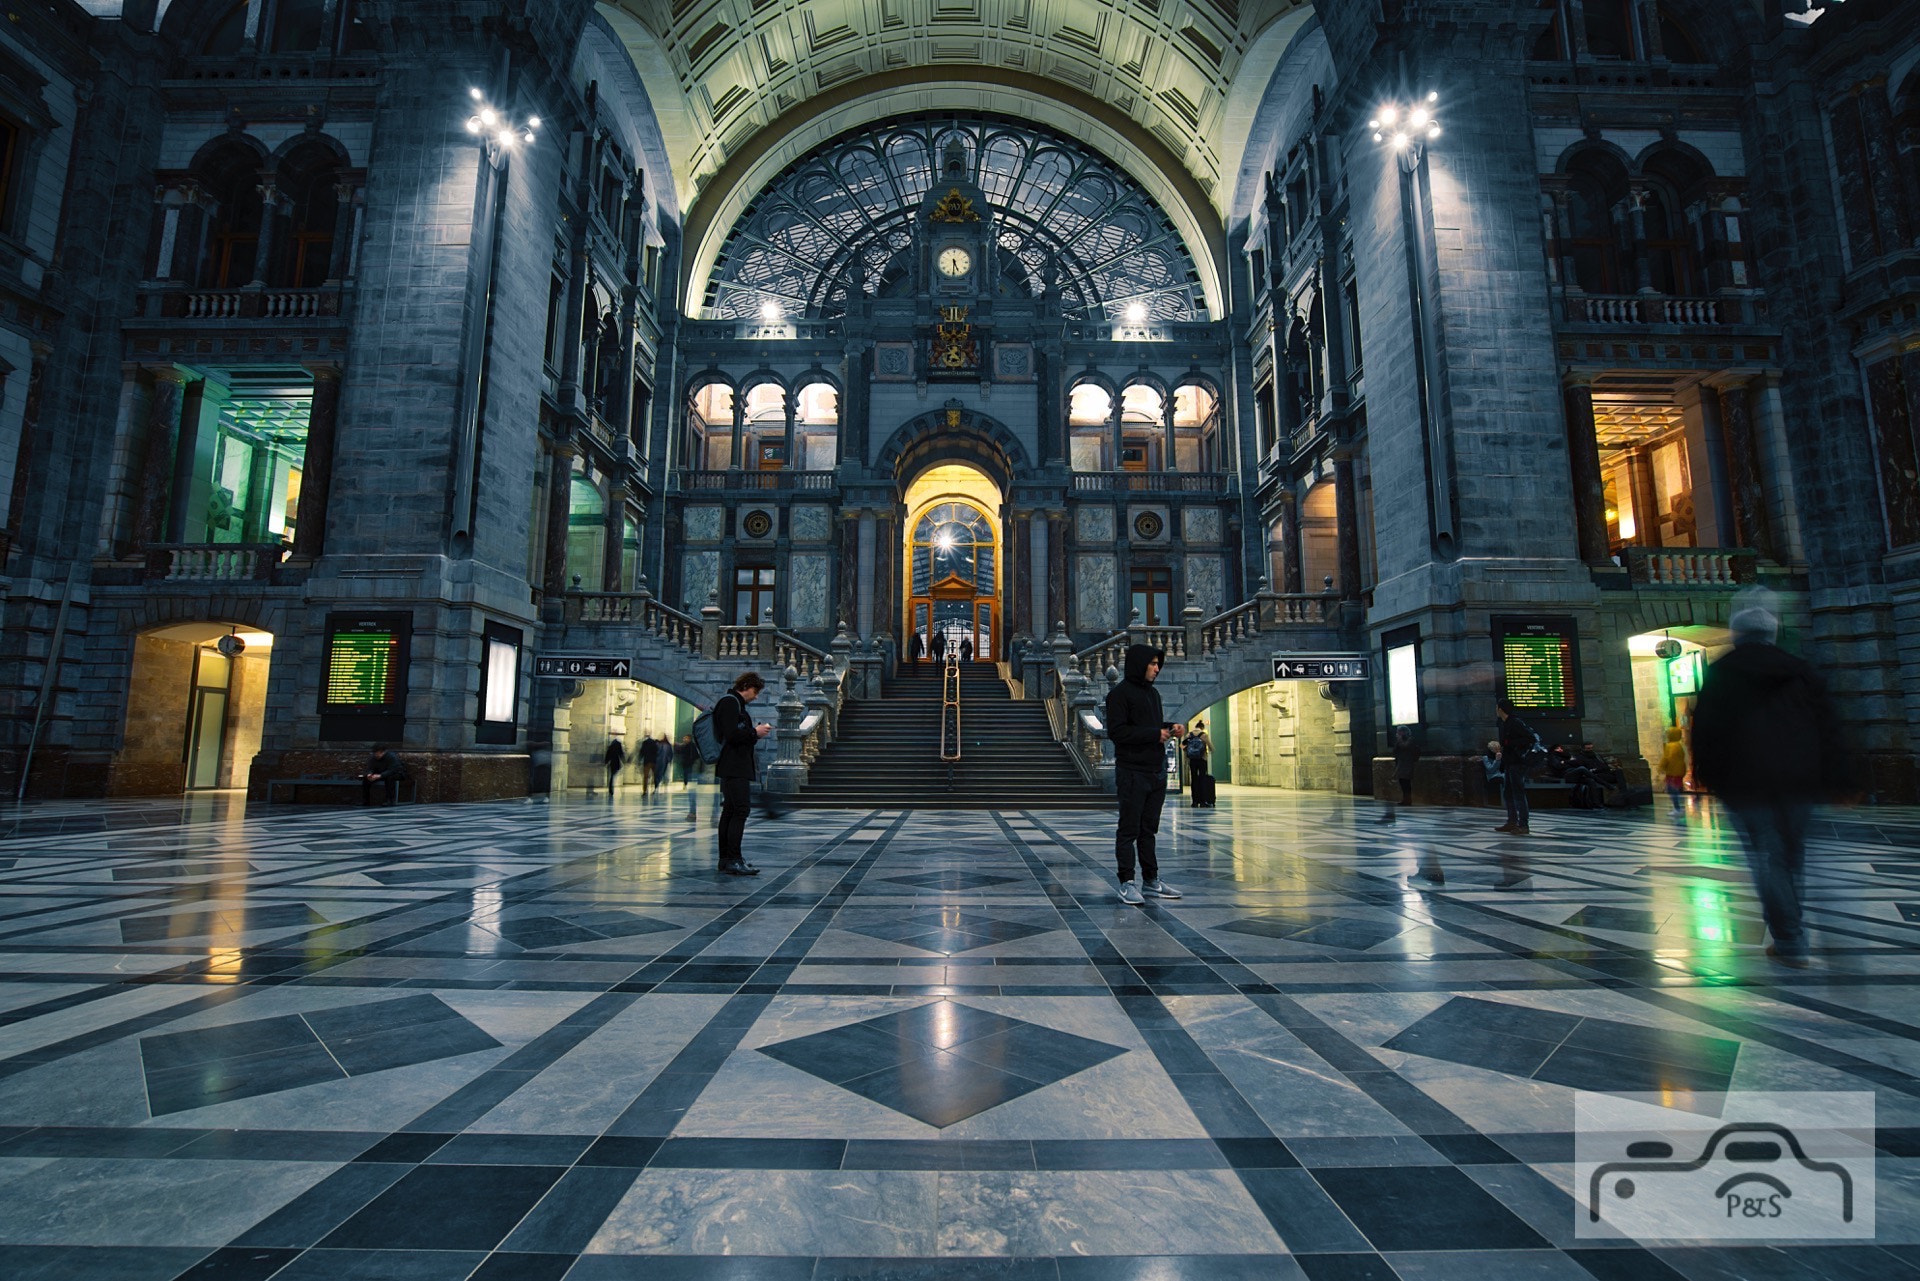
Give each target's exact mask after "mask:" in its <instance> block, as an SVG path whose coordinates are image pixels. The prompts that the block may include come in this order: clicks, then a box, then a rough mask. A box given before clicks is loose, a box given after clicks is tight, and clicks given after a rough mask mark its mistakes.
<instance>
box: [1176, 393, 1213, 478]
mask: <svg viewBox="0 0 1920 1281" xmlns="http://www.w3.org/2000/svg"><path fill="white" fill-rule="evenodd" d="M1173 450H1174V459H1173V467H1174V470H1176V471H1183V472H1200V471H1217V470H1219V468H1220V466H1221V459H1220V399H1219V397H1217V396H1215V395H1214V394H1213V390H1212V389H1211V388H1209V387H1203V386H1200V385H1199V384H1196V383H1188V384H1186V385H1185V386H1182V387H1176V388H1174V389H1173Z"/></svg>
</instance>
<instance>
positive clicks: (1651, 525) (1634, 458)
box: [1627, 449, 1660, 547]
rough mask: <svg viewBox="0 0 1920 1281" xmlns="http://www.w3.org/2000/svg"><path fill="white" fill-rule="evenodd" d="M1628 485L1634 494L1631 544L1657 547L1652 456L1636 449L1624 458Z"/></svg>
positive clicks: (1657, 513)
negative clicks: (1625, 459)
mask: <svg viewBox="0 0 1920 1281" xmlns="http://www.w3.org/2000/svg"><path fill="white" fill-rule="evenodd" d="M1627 484H1628V487H1629V489H1630V490H1631V492H1632V494H1633V543H1634V546H1636V547H1658V546H1660V497H1659V494H1658V492H1657V491H1656V490H1655V489H1654V487H1653V455H1652V454H1651V453H1650V452H1648V451H1647V450H1645V449H1636V450H1634V451H1633V452H1632V453H1630V454H1628V455H1627Z"/></svg>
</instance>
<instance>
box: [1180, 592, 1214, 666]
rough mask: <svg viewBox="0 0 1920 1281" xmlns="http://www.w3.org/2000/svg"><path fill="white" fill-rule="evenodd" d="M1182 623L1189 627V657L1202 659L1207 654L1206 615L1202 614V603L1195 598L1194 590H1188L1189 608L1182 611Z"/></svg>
mask: <svg viewBox="0 0 1920 1281" xmlns="http://www.w3.org/2000/svg"><path fill="white" fill-rule="evenodd" d="M1180 621H1181V622H1182V623H1185V624H1186V627H1187V657H1188V658H1190V659H1193V658H1200V657H1202V656H1203V655H1205V654H1206V652H1207V648H1206V646H1207V641H1206V630H1207V629H1206V621H1207V620H1206V615H1204V614H1202V613H1201V612H1200V603H1199V601H1198V600H1197V599H1196V598H1195V597H1194V594H1193V589H1192V588H1191V587H1189V588H1188V589H1187V607H1186V608H1185V609H1184V610H1182V611H1180Z"/></svg>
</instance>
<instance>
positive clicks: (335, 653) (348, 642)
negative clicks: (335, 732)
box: [327, 632, 397, 707]
mask: <svg viewBox="0 0 1920 1281" xmlns="http://www.w3.org/2000/svg"><path fill="white" fill-rule="evenodd" d="M396 645H397V640H396V638H395V637H394V635H393V633H392V632H335V633H334V634H333V645H332V647H331V649H330V651H329V656H328V662H327V703H328V704H329V705H330V706H334V707H379V706H383V705H385V704H386V703H388V702H390V701H391V690H392V680H393V658H394V649H395V647H396Z"/></svg>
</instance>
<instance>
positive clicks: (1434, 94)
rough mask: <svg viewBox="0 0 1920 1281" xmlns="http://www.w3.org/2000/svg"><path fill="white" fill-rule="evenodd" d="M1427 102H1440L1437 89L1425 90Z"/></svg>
mask: <svg viewBox="0 0 1920 1281" xmlns="http://www.w3.org/2000/svg"><path fill="white" fill-rule="evenodd" d="M1427 101H1428V102H1438V101H1440V91H1439V90H1438V89H1429V90H1427Z"/></svg>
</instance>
